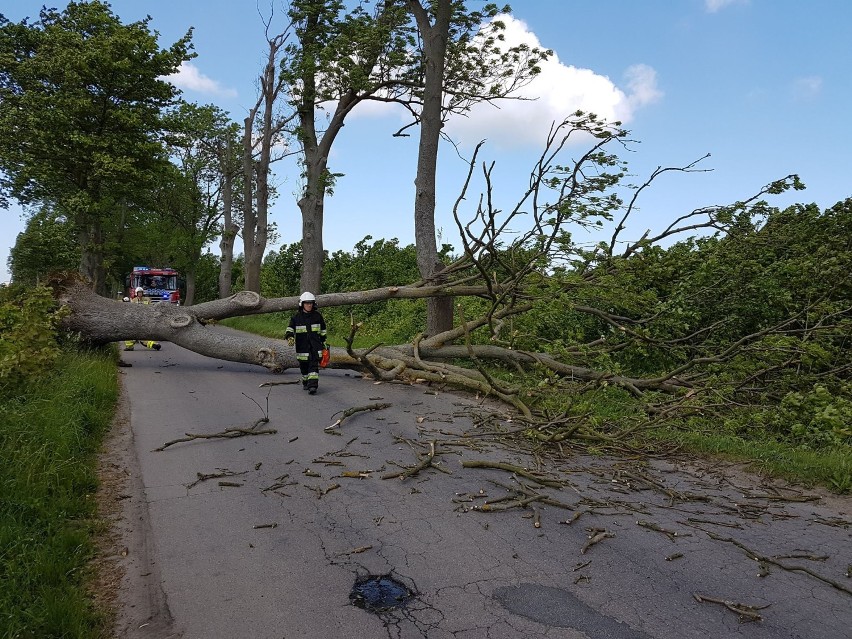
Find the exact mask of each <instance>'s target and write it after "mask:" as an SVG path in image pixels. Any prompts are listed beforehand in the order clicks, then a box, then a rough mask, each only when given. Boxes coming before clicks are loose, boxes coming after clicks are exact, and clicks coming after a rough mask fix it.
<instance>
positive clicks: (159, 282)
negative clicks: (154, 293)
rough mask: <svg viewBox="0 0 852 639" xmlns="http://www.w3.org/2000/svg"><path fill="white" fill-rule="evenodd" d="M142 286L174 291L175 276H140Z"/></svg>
mask: <svg viewBox="0 0 852 639" xmlns="http://www.w3.org/2000/svg"><path fill="white" fill-rule="evenodd" d="M142 287H143V288H144V289H145V290H148V289H157V290H161V291H176V290H177V276H175V275H146V276H145V277H143V278H142Z"/></svg>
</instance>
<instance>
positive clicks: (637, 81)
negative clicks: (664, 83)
mask: <svg viewBox="0 0 852 639" xmlns="http://www.w3.org/2000/svg"><path fill="white" fill-rule="evenodd" d="M624 77H625V78H626V79H627V88H628V89H629V90H630V94H629V95H628V96H627V99H628V100H629V101H630V104H631V105H632V106H633V107H634V108H637V109H638V108H640V107H643V106H646V105H648V104H654V103H655V102H659V101H660V100H661V99H662V97H663V92H662V91H660V90H659V89H658V88H657V72H656V71H655V70H654V68H653V67H650V66H648V65H647V64H634V65H633V66H631V67H628V68H627V71H625V72H624Z"/></svg>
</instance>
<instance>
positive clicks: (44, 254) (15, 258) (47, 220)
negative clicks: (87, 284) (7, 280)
mask: <svg viewBox="0 0 852 639" xmlns="http://www.w3.org/2000/svg"><path fill="white" fill-rule="evenodd" d="M8 264H9V270H10V272H11V273H12V279H13V280H14V281H15V282H16V283H18V284H25V285H29V286H35V285H36V284H38V283H41V282H44V281H45V280H46V279H47V276H48V274H49V273H51V272H56V271H74V270H76V269H77V267H78V266H79V264H80V249H79V247H78V245H77V240H76V238H75V237H74V235H73V233H72V228H71V226H70V225H69V224H68V221H67V220H66V219H65V217H64V216H63V215H59V214H57V213H55V212H54V211H53V210H52V209H51V207H47V206H46V207H42V208H41V209H40V210H38V211H37V212H36V213H35V214H34V215H32V216H31V217H30V219H29V220H28V221H27V226H26V228H25V229H24V231H23V232H22V233H20V234H19V235H18V238H17V241H16V242H15V246H14V247H12V249H11V251H10V252H9V262H8Z"/></svg>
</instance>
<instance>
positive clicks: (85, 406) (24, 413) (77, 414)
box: [0, 353, 118, 639]
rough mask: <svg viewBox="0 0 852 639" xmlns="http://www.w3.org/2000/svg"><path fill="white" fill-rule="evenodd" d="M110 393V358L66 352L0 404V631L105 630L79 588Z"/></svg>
mask: <svg viewBox="0 0 852 639" xmlns="http://www.w3.org/2000/svg"><path fill="white" fill-rule="evenodd" d="M117 397H118V382H117V376H116V370H115V359H114V356H112V355H110V354H108V353H100V354H95V353H79V354H78V353H68V354H67V355H66V356H64V357H63V358H62V360H61V364H60V366H59V368H58V370H57V371H55V373H54V374H52V375H51V376H50V377H49V378H48V379H47V380H44V381H42V382H41V383H38V384H37V385H35V386H32V385H31V386H30V387H29V388H28V389H27V394H26V397H25V398H18V399H14V400H6V401H5V402H3V403H2V405H0V415H2V417H0V582H2V584H3V585H2V588H0V629H1V630H0V637H2V638H3V639H11V638H13V637H15V638H22V639H23V638H27V639H28V638H36V637H38V638H44V637H79V638H94V637H102V636H105V634H106V633H105V631H104V623H105V620H104V618H103V615H102V614H101V613H100V612H99V611H97V610H96V609H95V608H94V607H93V605H92V602H91V598H90V597H89V595H88V593H87V591H86V580H87V575H88V573H87V570H88V568H87V562H88V561H89V559H90V558H91V557H92V553H93V543H92V533H93V531H94V529H95V527H96V526H97V525H98V524H97V520H96V509H95V501H94V499H93V497H92V495H93V493H94V491H95V489H96V487H97V473H96V454H97V450H98V448H99V445H100V442H101V440H102V438H103V435H104V433H105V432H106V430H107V428H108V426H109V424H110V422H111V420H112V416H113V412H114V409H115V402H116V399H117Z"/></svg>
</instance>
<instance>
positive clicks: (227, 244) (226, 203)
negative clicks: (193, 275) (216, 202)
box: [219, 137, 240, 297]
mask: <svg viewBox="0 0 852 639" xmlns="http://www.w3.org/2000/svg"><path fill="white" fill-rule="evenodd" d="M221 162H222V214H223V224H222V238H221V239H220V240H219V250H220V252H221V258H220V261H219V297H228V296H229V295H230V294H231V283H232V280H233V272H234V240H236V237H237V233H239V232H240V228H239V227H238V226H237V225H236V224H234V190H233V189H234V172H233V147H232V145H231V139H230V137H229V138H228V141H227V144H226V146H225V151H224V156H223V157H221Z"/></svg>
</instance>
